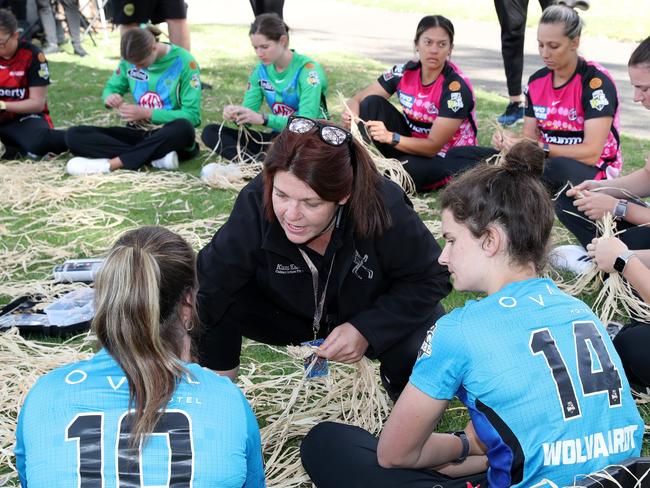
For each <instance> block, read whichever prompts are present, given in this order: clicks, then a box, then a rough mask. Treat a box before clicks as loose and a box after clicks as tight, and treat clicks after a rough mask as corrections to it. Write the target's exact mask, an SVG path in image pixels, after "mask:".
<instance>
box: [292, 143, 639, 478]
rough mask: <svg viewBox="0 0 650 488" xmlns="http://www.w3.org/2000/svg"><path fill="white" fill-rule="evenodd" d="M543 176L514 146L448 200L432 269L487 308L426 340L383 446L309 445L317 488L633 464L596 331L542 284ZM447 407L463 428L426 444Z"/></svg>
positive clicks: (530, 152)
mask: <svg viewBox="0 0 650 488" xmlns="http://www.w3.org/2000/svg"><path fill="white" fill-rule="evenodd" d="M543 164H544V154H543V152H542V149H541V148H539V147H537V146H536V145H535V144H534V143H532V142H528V141H522V142H520V143H518V144H516V145H514V146H513V147H512V148H511V150H510V152H509V153H508V155H507V156H506V157H505V160H504V161H503V162H502V163H501V164H499V165H488V164H482V165H479V166H477V167H475V168H473V169H471V170H469V171H468V172H466V173H464V174H463V175H462V176H460V177H459V178H457V179H455V180H454V181H452V182H451V184H450V185H449V186H448V188H447V189H446V190H445V192H444V193H443V195H442V197H441V202H440V203H441V207H442V231H443V237H444V239H445V248H444V249H443V251H442V254H441V255H440V257H439V261H440V263H442V264H443V265H445V266H447V267H448V268H449V271H450V272H451V277H452V280H453V282H454V288H455V289H456V290H458V291H473V292H481V293H486V294H487V297H485V298H483V299H482V300H478V301H476V300H471V301H468V302H467V303H466V304H465V306H464V307H462V308H458V309H456V310H454V311H453V312H451V313H450V314H448V315H446V316H444V317H442V318H441V319H439V320H438V322H437V323H436V324H435V326H433V327H432V328H431V329H430V331H429V333H428V334H427V338H426V340H425V341H424V343H423V344H422V348H421V350H420V354H419V356H418V360H417V362H416V363H415V366H414V368H413V374H412V375H411V378H410V380H409V384H408V385H407V386H406V388H405V389H404V392H403V393H402V395H401V396H400V398H399V400H398V401H397V403H396V405H395V407H394V409H393V411H392V412H391V414H390V417H389V419H388V421H387V422H386V424H385V425H384V429H383V431H382V432H381V436H380V438H379V441H377V439H376V438H375V437H374V436H372V435H371V434H370V433H368V432H366V431H365V430H363V429H360V428H358V427H354V426H349V425H343V424H337V423H331V422H328V423H322V424H319V425H317V426H316V427H315V428H314V429H313V430H312V431H311V432H310V433H309V434H308V435H307V437H306V438H305V439H304V440H303V443H302V446H301V451H302V452H301V454H302V461H303V464H304V466H305V468H306V469H307V472H308V473H309V475H310V476H311V478H312V480H313V481H314V483H315V484H316V486H318V487H319V488H328V487H339V486H355V487H364V486H367V487H373V488H376V487H394V486H400V487H422V488H424V487H427V488H430V487H431V486H440V487H441V488H448V487H454V488H456V487H458V488H460V487H463V488H465V487H466V486H479V484H480V486H489V487H490V488H506V487H518V488H524V487H525V488H530V487H533V486H543V485H544V486H546V483H544V482H545V481H546V482H548V481H552V483H548V484H549V485H553V486H567V485H572V484H573V482H574V477H575V476H577V475H579V474H585V473H590V472H593V471H596V470H598V469H601V468H603V467H605V466H607V465H609V464H617V463H620V462H621V461H623V460H624V459H626V458H628V457H630V456H638V455H639V452H640V451H641V442H642V437H643V421H642V419H641V417H640V416H639V413H638V411H637V408H636V405H635V403H634V400H633V399H632V395H631V393H630V387H629V385H628V382H627V380H626V378H625V376H624V375H623V374H622V373H623V369H622V366H621V362H620V359H619V357H618V355H617V354H616V350H615V349H614V346H613V345H612V343H611V340H610V339H609V337H608V335H607V333H606V332H605V328H604V327H603V325H602V324H601V323H600V322H599V321H598V319H597V318H596V316H595V315H594V314H593V312H592V311H591V310H590V309H589V307H588V306H587V305H586V304H584V303H582V302H580V301H579V300H577V299H575V298H573V297H571V296H568V295H566V294H565V293H563V292H562V291H561V290H560V289H559V288H558V287H557V286H556V285H555V284H554V283H553V282H552V281H551V280H549V279H547V278H541V277H540V274H541V272H542V269H543V267H544V263H545V261H546V252H547V247H548V244H549V238H550V235H551V229H552V227H553V220H554V214H553V203H552V202H551V199H550V197H549V195H548V192H547V190H546V188H544V186H543V184H542V183H541V182H540V181H539V175H540V174H541V172H542V166H543ZM454 397H458V398H459V399H460V400H461V401H462V402H463V403H464V404H465V405H466V406H467V408H468V410H469V416H470V423H469V424H468V427H467V429H466V430H465V431H464V432H456V433H454V434H449V433H436V432H434V430H435V428H436V426H437V425H438V422H439V421H440V418H441V417H442V415H443V413H444V412H445V410H446V409H447V407H448V405H449V402H450V401H451V400H452V399H453V398H454ZM608 439H609V441H608ZM611 439H614V440H613V441H612V440H611ZM332 466H336V469H332Z"/></svg>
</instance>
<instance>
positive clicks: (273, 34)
mask: <svg viewBox="0 0 650 488" xmlns="http://www.w3.org/2000/svg"><path fill="white" fill-rule="evenodd" d="M253 34H262V35H263V36H265V37H266V38H267V39H269V40H271V41H279V40H280V38H281V37H282V36H287V37H289V26H288V25H287V24H286V23H285V22H284V20H282V18H280V16H279V15H278V14H276V13H275V12H272V13H268V14H261V15H258V16H257V17H255V20H254V21H253V23H252V24H251V28H250V30H249V31H248V35H250V36H252V35H253Z"/></svg>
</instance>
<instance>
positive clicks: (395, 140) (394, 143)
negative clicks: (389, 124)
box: [390, 132, 402, 147]
mask: <svg viewBox="0 0 650 488" xmlns="http://www.w3.org/2000/svg"><path fill="white" fill-rule="evenodd" d="M401 138H402V136H401V135H400V134H399V132H393V138H392V139H391V141H390V145H391V146H393V147H395V146H397V145H398V144H399V140H400V139H401Z"/></svg>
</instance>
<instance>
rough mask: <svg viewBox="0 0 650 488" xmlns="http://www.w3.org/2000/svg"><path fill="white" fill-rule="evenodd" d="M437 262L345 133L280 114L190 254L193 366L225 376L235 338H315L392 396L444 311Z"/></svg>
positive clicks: (394, 190)
mask: <svg viewBox="0 0 650 488" xmlns="http://www.w3.org/2000/svg"><path fill="white" fill-rule="evenodd" d="M439 253H440V248H439V247H438V244H437V243H436V241H435V239H434V238H433V236H432V235H431V233H430V232H429V231H428V230H427V228H426V227H425V225H424V224H423V223H422V221H421V220H420V218H419V217H418V215H417V214H416V213H415V211H414V210H413V208H412V205H411V203H410V201H409V200H408V198H407V197H406V195H405V194H404V192H403V191H402V189H401V188H399V186H397V185H396V184H395V183H393V182H391V181H390V180H388V179H386V178H384V177H382V176H381V175H380V174H379V173H378V171H377V169H376V167H375V165H374V163H373V162H372V159H371V158H370V155H369V154H368V153H367V151H365V150H364V149H363V148H362V147H361V146H360V145H359V144H358V143H357V142H354V141H353V140H352V135H351V134H350V133H349V132H347V131H345V130H344V129H341V128H340V127H338V126H336V125H330V124H327V123H325V122H324V121H317V120H312V119H306V118H303V117H296V116H292V117H290V118H289V123H288V125H287V128H286V129H285V130H284V131H283V132H281V133H280V135H278V137H277V138H276V139H275V141H274V142H273V144H272V145H271V147H270V149H269V152H268V155H267V156H266V159H265V161H264V170H263V173H262V174H260V175H258V176H257V177H256V178H255V179H254V180H252V181H251V182H250V183H249V184H248V185H247V186H246V187H245V188H244V189H243V190H242V191H241V193H240V194H239V197H238V198H237V201H236V202H235V206H234V208H233V210H232V213H231V214H230V218H229V219H228V221H227V222H226V223H225V224H224V225H223V226H222V227H221V228H220V229H219V230H218V231H217V233H216V234H215V235H214V237H213V238H212V241H211V242H210V243H209V244H208V245H207V246H205V247H204V248H203V250H202V251H201V252H200V253H199V258H198V272H199V295H198V299H199V302H198V303H199V316H200V318H201V322H202V323H203V326H204V328H205V329H206V334H205V336H204V337H203V340H202V343H201V347H200V349H201V351H200V352H201V363H202V364H203V365H205V366H208V367H210V368H212V369H214V370H217V371H218V372H220V373H222V374H226V375H228V376H230V377H234V376H235V375H236V374H237V369H238V366H239V356H240V349H241V343H242V336H245V337H250V338H252V339H255V340H257V341H260V342H264V343H267V344H275V345H286V344H297V343H301V342H303V341H310V340H313V339H315V338H323V339H325V342H324V343H323V345H322V346H321V348H320V351H319V352H318V354H319V355H321V356H322V357H325V358H327V359H330V360H332V361H340V362H343V363H353V362H356V361H359V360H360V359H361V358H362V357H363V356H364V355H365V356H368V357H370V358H378V359H379V361H380V362H381V373H382V379H383V380H384V385H385V386H386V388H387V390H388V392H389V394H391V396H393V397H394V398H396V397H397V396H398V395H399V393H400V391H401V390H402V388H404V386H405V385H406V383H407V381H408V377H409V375H410V374H411V368H412V366H413V363H414V362H415V358H416V355H417V352H418V348H419V344H421V342H422V340H423V339H424V336H425V334H426V331H427V329H428V328H429V327H430V326H431V324H432V323H433V322H434V321H435V320H436V318H438V317H440V316H441V315H442V314H443V313H444V311H443V309H442V306H441V305H440V304H439V302H440V300H442V299H443V298H444V297H445V296H446V295H447V294H448V293H449V290H450V288H451V287H450V284H449V275H448V274H447V272H446V270H445V269H444V268H443V267H442V266H440V265H439V264H438V263H437V261H436V260H437V258H438V255H439Z"/></svg>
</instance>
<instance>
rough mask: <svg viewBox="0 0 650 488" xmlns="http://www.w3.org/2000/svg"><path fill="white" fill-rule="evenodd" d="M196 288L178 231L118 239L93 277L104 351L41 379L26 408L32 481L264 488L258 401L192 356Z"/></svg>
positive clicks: (20, 438)
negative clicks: (254, 406)
mask: <svg viewBox="0 0 650 488" xmlns="http://www.w3.org/2000/svg"><path fill="white" fill-rule="evenodd" d="M196 289H197V281H196V254H195V253H194V251H193V250H192V247H191V246H190V245H189V244H188V243H187V242H186V241H185V240H184V239H183V238H182V237H180V236H179V235H177V234H174V233H173V232H171V231H169V230H167V229H165V228H162V227H142V228H139V229H136V230H132V231H129V232H127V233H125V234H124V235H122V236H121V237H120V238H119V239H118V241H117V242H116V243H115V245H114V246H113V248H112V249H111V251H110V252H109V254H108V257H107V258H106V261H105V263H104V266H103V268H102V270H101V272H100V273H99V276H98V278H97V282H96V286H95V317H94V319H93V323H92V328H93V332H94V334H95V335H96V337H97V342H98V343H99V345H100V346H101V349H100V351H99V352H98V353H97V354H95V355H94V356H93V357H91V358H90V359H88V360H85V361H79V362H76V363H73V364H68V365H66V366H62V367H60V368H58V369H55V370H54V371H52V372H50V373H48V374H47V375H45V376H43V377H42V378H40V379H39V380H38V381H37V382H36V384H35V385H34V386H33V387H32V388H31V390H30V391H29V394H28V395H27V398H26V399H25V402H24V404H23V406H22V408H21V411H20V416H19V418H18V426H17V428H16V448H15V453H16V468H17V470H18V475H19V477H20V482H21V485H22V487H23V488H39V487H40V488H42V487H46V486H62V487H63V486H65V487H75V486H76V487H87V486H96V487H100V486H101V487H103V486H106V487H117V486H121V487H126V486H129V487H136V486H173V487H190V486H192V487H194V488H214V487H219V488H264V486H265V482H264V467H263V465H262V448H261V445H260V433H259V427H258V425H257V420H256V419H255V415H254V414H253V411H252V410H251V407H250V406H249V405H248V402H247V401H246V399H245V398H244V395H243V394H242V392H241V391H240V390H239V388H237V387H236V386H235V385H233V384H232V382H231V381H230V380H228V379H226V378H223V377H220V376H218V375H216V374H214V373H213V372H211V371H208V370H206V369H204V368H201V367H200V366H199V365H198V364H195V363H193V362H192V339H191V337H190V333H191V332H192V330H193V329H194V328H195V327H196V326H197V317H196V308H195V303H196ZM54 399H55V400H56V401H53V400H54ZM44 419H47V421H44Z"/></svg>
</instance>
